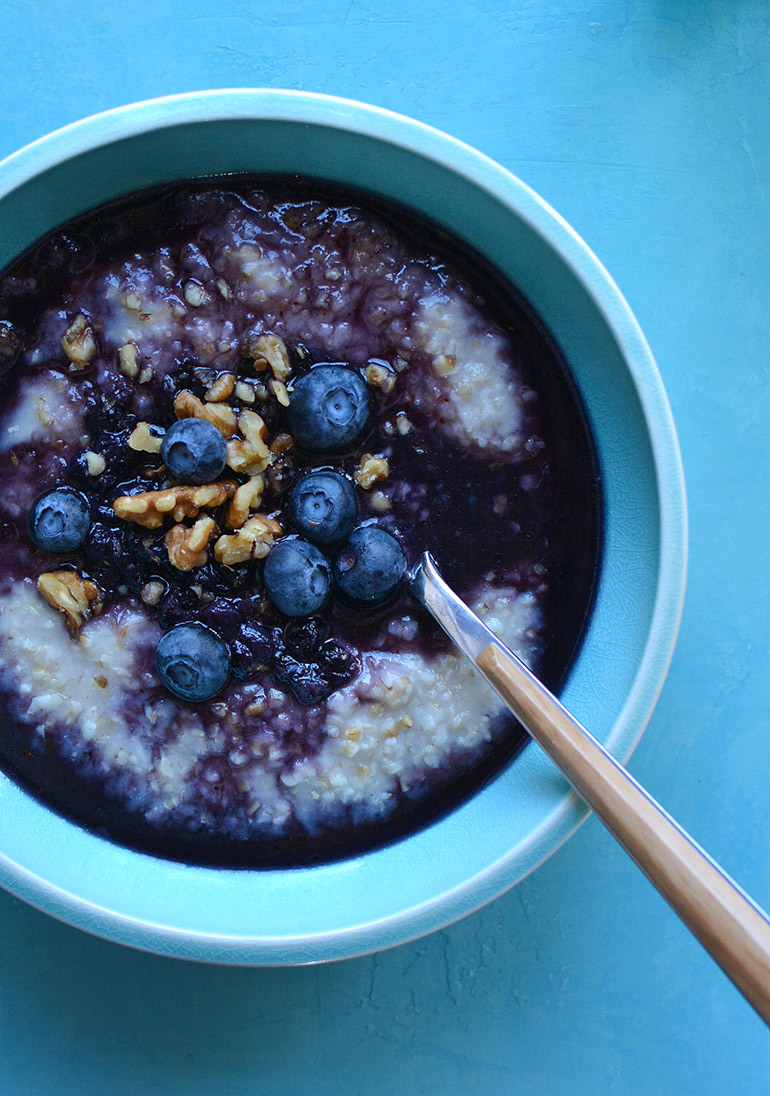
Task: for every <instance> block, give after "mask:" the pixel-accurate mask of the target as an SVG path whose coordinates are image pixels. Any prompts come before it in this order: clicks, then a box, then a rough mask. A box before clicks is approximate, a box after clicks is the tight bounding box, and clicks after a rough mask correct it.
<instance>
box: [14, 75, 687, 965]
mask: <svg viewBox="0 0 770 1096" xmlns="http://www.w3.org/2000/svg"><path fill="white" fill-rule="evenodd" d="M249 170H251V171H277V172H300V173H303V174H309V175H316V176H319V177H322V178H327V179H331V180H333V181H338V182H342V183H347V184H350V185H355V186H360V187H364V188H365V189H368V190H373V191H379V192H381V193H384V194H386V195H388V196H391V197H394V198H396V199H398V200H400V201H402V202H404V203H405V204H407V205H410V206H412V207H413V208H416V209H418V210H421V211H423V212H424V213H425V214H427V215H428V216H431V217H432V218H433V219H435V220H438V221H440V222H443V223H444V224H446V225H447V226H448V227H450V228H451V229H452V230H453V231H454V232H456V233H457V234H458V235H460V236H463V237H465V238H466V239H468V240H469V241H470V242H471V243H472V244H473V245H474V246H475V247H477V248H478V249H479V250H480V251H482V252H483V253H484V254H486V255H487V256H488V257H489V258H490V259H491V260H492V261H493V262H494V263H496V265H498V266H499V267H500V268H501V269H502V270H503V271H504V272H505V273H506V274H508V276H509V277H510V278H511V280H512V281H513V282H514V283H515V284H517V285H518V286H519V287H520V288H521V289H522V291H523V292H524V293H525V296H527V298H528V299H529V300H530V302H531V303H532V304H533V305H534V307H535V308H536V310H537V311H538V312H539V314H540V316H541V317H542V319H543V320H544V322H545V323H546V325H547V326H548V327H549V329H550V330H551V332H552V334H553V335H554V336H555V338H556V340H557V342H558V343H559V344H560V346H561V348H562V351H563V352H564V354H565V356H566V358H567V360H568V361H569V363H570V366H571V369H572V371H573V374H574V376H575V378H576V380H577V383H578V387H579V388H580V391H581V393H582V396H583V399H584V401H585V404H586V406H587V408H588V412H589V416H590V418H591V422H592V426H593V429H594V433H595V436H596V441H597V447H598V450H599V456H600V461H601V464H602V471H603V476H604V487H605V496H606V519H607V520H606V543H605V551H604V560H603V565H602V573H601V579H600V585H599V592H598V596H597V603H596V607H595V610H594V614H593V617H592V621H591V627H590V629H589V632H588V635H587V637H586V640H585V642H584V644H583V646H582V648H581V651H580V653H579V656H578V659H577V661H576V663H575V666H574V667H573V670H572V672H571V674H570V677H569V680H568V682H567V685H566V687H565V689H564V691H563V693H562V697H563V699H564V701H565V703H566V704H567V705H568V706H569V707H570V708H571V709H572V710H573V711H574V712H575V714H576V715H577V716H578V717H579V718H581V719H582V720H583V722H584V723H586V725H587V726H589V727H590V729H591V730H592V732H593V733H594V734H595V735H596V736H597V737H598V738H599V739H600V740H601V741H602V742H604V744H605V745H606V746H607V747H608V748H609V749H610V750H611V751H612V752H613V754H614V755H615V756H617V757H619V758H621V759H624V758H626V757H627V756H628V754H629V753H630V751H631V750H632V748H633V746H634V744H635V743H636V741H637V739H638V737H639V735H640V734H641V732H642V730H643V728H644V725H645V723H646V721H647V719H648V718H649V715H650V713H651V711H652V708H653V706H654V703H655V701H656V699H657V695H658V693H659V690H660V688H661V686H662V683H663V679H664V677H665V674H666V670H667V668H668V664H669V661H670V658H671V654H672V652H673V646H674V642H675V638H676V632H677V628H678V623H679V617H680V613H681V605H682V599H683V593H684V579H685V566H686V511H685V500H684V486H683V477H682V471H681V462H680V458H679V451H678V446H677V441H676V435H675V431H674V426H673V422H672V419H671V415H670V411H669V407H668V403H667V400H666V396H665V392H664V390H663V386H662V383H661V380H660V377H659V375H658V372H657V369H656V367H655V363H654V361H653V359H652V356H651V354H650V351H649V348H648V347H647V344H646V342H645V340H644V337H643V335H642V333H641V331H640V329H639V327H638V325H637V324H636V321H635V320H634V317H633V315H632V314H631V312H630V310H629V308H628V306H627V304H626V303H625V301H624V299H623V297H622V296H621V294H620V292H619V290H618V289H617V287H616V286H615V285H614V283H613V282H612V280H611V279H610V277H609V275H608V274H607V272H606V271H605V270H604V268H603V267H602V265H601V264H600V263H599V261H598V260H597V259H596V257H595V256H594V255H593V254H592V253H591V252H590V250H589V249H588V248H587V247H586V245H585V244H584V243H583V242H582V241H581V240H580V239H579V237H577V235H576V234H575V233H574V232H573V231H572V230H571V229H570V228H569V226H568V225H567V224H566V223H565V222H564V221H563V220H562V219H561V218H560V217H559V216H558V214H556V213H555V212H554V211H553V210H551V209H550V208H549V207H548V206H547V205H546V204H545V203H544V202H543V201H542V200H541V199H540V198H539V197H538V196H537V195H535V194H534V192H532V191H531V190H530V189H529V188H528V187H527V186H526V185H525V184H523V183H522V182H521V181H519V180H518V179H516V178H515V177H514V176H512V175H511V174H510V173H509V172H507V171H505V170H504V169H503V168H501V167H500V166H499V165H497V164H495V163H494V162H493V161H491V160H489V159H488V158H487V157H485V156H483V155H482V154H480V153H478V152H476V151H475V150H473V149H471V148H469V147H468V146H466V145H463V144H462V143H461V142H458V141H456V140H454V139H453V138H451V137H448V136H447V135H445V134H442V133H440V132H438V131H436V130H433V129H431V128H429V127H427V126H424V125H422V124H420V123H418V122H414V121H412V120H410V119H407V118H404V117H401V116H399V115H395V114H391V113H389V112H387V111H383V110H380V109H378V108H374V107H369V106H365V105H363V104H358V103H353V102H350V101H347V100H340V99H334V98H330V97H326V96H317V95H309V94H305V93H299V92H277V91H267V90H265V91H261V90H238V89H236V90H232V91H222V92H206V93H195V94H191V95H182V96H174V97H171V98H167V99H162V100H154V101H150V102H146V103H140V104H136V105H134V106H129V107H124V108H119V109H118V110H113V111H109V112H107V113H105V114H102V115H96V116H94V117H92V118H89V119H86V120H84V121H82V122H78V123H75V124H74V125H72V126H68V127H66V128H65V129H63V130H59V131H57V132H55V133H53V134H51V135H49V136H48V137H44V138H42V139H41V140H39V141H36V142H34V143H33V144H32V145H29V146H27V147H26V148H24V149H22V150H21V151H20V152H18V153H16V154H14V155H13V156H11V157H9V158H8V159H7V160H5V161H3V162H2V163H0V268H2V267H3V266H5V265H6V264H7V263H8V262H9V261H10V259H12V258H13V257H14V256H15V255H16V254H18V253H19V252H20V251H21V250H23V249H24V248H26V247H28V246H29V245H30V244H31V243H33V242H34V240H35V239H37V238H38V237H40V236H41V235H42V234H44V233H45V232H47V231H50V229H51V228H53V227H54V226H55V225H57V224H59V223H61V222H62V221H64V220H66V219H68V218H70V217H72V216H75V215H76V214H78V213H80V212H84V211H85V210H87V209H89V208H91V207H93V206H94V205H98V204H100V203H101V202H104V201H106V200H109V199H111V198H114V197H117V196H119V195H121V194H125V193H129V192H131V191H133V190H136V189H139V188H141V187H143V186H149V185H154V184H156V183H160V182H163V181H169V180H172V179H184V178H188V177H190V176H194V175H200V174H219V173H224V172H228V171H249ZM586 815H587V810H586V808H585V806H584V805H583V804H582V803H581V802H580V800H579V799H578V798H577V796H576V795H575V794H574V793H573V792H571V791H570V789H569V786H568V785H567V784H566V782H565V781H564V780H563V778H562V777H561V776H560V775H559V774H558V772H557V771H556V770H555V768H554V767H553V766H552V765H551V763H550V762H549V761H548V760H547V759H546V758H545V756H544V755H543V754H542V752H541V751H540V750H539V748H537V747H535V746H532V745H530V746H529V747H528V748H527V750H525V751H524V754H523V755H521V756H520V757H519V759H517V761H516V763H515V764H514V765H511V766H509V767H508V768H507V769H506V770H504V771H503V772H502V773H501V774H500V775H499V776H498V777H497V778H496V779H495V780H493V781H492V782H491V783H490V784H489V785H488V786H487V787H485V788H484V789H483V790H482V791H481V792H480V793H478V794H477V795H476V796H475V797H473V798H472V799H471V800H469V801H468V802H467V803H465V804H463V805H462V806H461V807H460V808H458V809H457V810H456V811H454V812H453V813H452V814H450V815H448V816H447V817H446V818H444V819H442V820H441V821H440V822H438V823H436V824H434V825H433V826H430V827H428V828H426V829H425V830H423V831H421V832H420V833H418V834H415V835H413V836H412V837H410V838H407V839H406V840H404V841H401V842H398V843H396V844H394V845H392V846H390V847H388V848H385V849H381V850H378V851H376V852H373V853H369V854H367V855H365V856H361V857H357V858H355V859H352V860H349V861H343V862H340V863H336V864H331V865H324V866H320V867H315V868H306V869H298V870H293V871H276V872H253V871H239V872H233V871H221V870H216V869H207V868H197V867H189V866H186V865H181V864H175V863H171V862H166V861H162V860H157V859H154V858H152V857H149V856H146V855H143V854H140V853H136V852H132V851H130V850H127V849H123V848H120V847H118V846H115V845H112V844H110V843H109V842H107V841H105V840H103V839H101V838H99V837H97V836H95V835H93V834H90V833H87V832H86V831H84V830H82V829H80V828H79V827H77V826H74V825H73V824H71V823H69V822H67V821H65V820H64V819H62V818H60V817H59V816H57V815H56V814H54V813H53V812H52V811H50V810H48V809H47V808H45V807H44V806H43V805H42V804H39V803H38V802H37V801H36V800H34V798H32V797H31V796H29V795H27V794H25V793H24V792H22V791H21V790H20V789H19V788H18V787H17V786H16V785H15V784H14V783H13V782H12V781H10V780H9V779H7V778H6V777H3V776H0V883H2V885H3V886H5V887H6V888H7V889H8V890H10V891H11V892H12V893H14V894H16V895H18V896H19V897H21V898H23V899H25V900H26V901H28V902H30V903H31V904H33V905H35V906H37V907H39V908H41V909H43V910H45V911H46V912H48V913H50V914H52V915H54V916H56V917H59V918H61V919H62V920H64V921H67V922H68V923H70V924H74V925H77V926H79V927H81V928H83V929H86V930H88V931H91V932H94V933H96V934H97V935H101V936H104V937H106V938H108V939H111V940H115V941H118V942H121V943H126V944H130V945H132V946H135V947H140V948H143V949H145V950H148V951H154V952H159V953H162V954H169V955H177V956H180V957H185V958H191V959H197V960H203V961H209V962H227V963H242V964H254V965H272V964H276V965H280V964H293V963H303V962H317V961H324V960H329V959H336V958H344V957H348V956H352V955H357V954H362V953H364V952H367V951H372V950H377V949H380V948H383V947H388V946H392V945H395V944H398V943H401V942H404V941H406V940H408V939H413V938H415V937H417V936H420V935H423V934H424V933H427V932H430V931H433V930H435V929H437V928H440V927H442V926H443V925H446V924H448V923H450V922H451V921H453V920H456V919H457V918H459V917H461V916H463V915H465V914H467V913H470V912H471V911H472V910H474V909H476V908H478V907H479V906H481V905H483V904H484V903H485V902H488V901H490V900H491V899H492V898H494V897H496V896H497V895H499V894H501V893H502V892H503V891H504V890H506V889H507V888H508V887H510V886H512V885H514V884H515V883H516V882H518V881H519V880H520V879H522V878H523V877H524V876H525V875H526V874H527V873H528V872H529V871H531V870H532V869H533V868H534V867H536V866H537V865H538V864H539V863H540V862H541V861H542V860H543V859H545V858H546V857H547V856H548V855H550V853H552V852H553V851H554V850H555V849H556V848H557V847H558V846H559V845H560V844H561V843H562V842H563V841H564V840H565V839H566V838H567V837H568V836H569V835H570V833H571V832H573V831H574V829H575V828H576V827H577V825H578V824H579V823H580V822H581V821H582V820H583V819H584V818H585V817H586Z"/></svg>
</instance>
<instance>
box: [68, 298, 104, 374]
mask: <svg viewBox="0 0 770 1096" xmlns="http://www.w3.org/2000/svg"><path fill="white" fill-rule="evenodd" d="M61 346H62V350H63V351H64V353H65V354H66V355H67V357H68V358H69V360H70V361H71V362H72V364H73V366H74V367H75V369H85V367H86V366H87V365H88V363H89V362H90V361H92V360H93V358H95V357H96V339H95V338H94V331H93V328H92V327H91V324H90V323H89V321H88V320H87V319H86V318H85V316H84V315H83V313H82V312H81V313H79V315H78V316H76V317H75V319H74V320H73V322H72V325H71V327H68V328H67V331H66V332H65V334H64V335H63V336H62V340H61Z"/></svg>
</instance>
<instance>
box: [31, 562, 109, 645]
mask: <svg viewBox="0 0 770 1096" xmlns="http://www.w3.org/2000/svg"><path fill="white" fill-rule="evenodd" d="M37 588H38V590H39V591H40V593H41V594H42V595H43V597H44V598H45V600H46V601H47V602H48V604H49V605H53V607H54V609H58V610H59V612H60V613H64V615H65V617H66V618H67V628H68V629H69V633H70V635H71V636H72V638H73V639H75V638H77V635H78V633H79V632H80V629H81V628H82V627H83V625H84V624H85V622H86V621H87V620H90V619H91V617H95V616H98V615H99V613H101V611H102V607H103V599H102V591H101V590H100V589H99V587H98V586H97V585H96V583H95V582H93V581H92V580H91V579H90V578H83V576H82V575H79V574H78V573H77V571H47V572H46V573H45V574H42V575H41V576H40V578H39V579H38V580H37Z"/></svg>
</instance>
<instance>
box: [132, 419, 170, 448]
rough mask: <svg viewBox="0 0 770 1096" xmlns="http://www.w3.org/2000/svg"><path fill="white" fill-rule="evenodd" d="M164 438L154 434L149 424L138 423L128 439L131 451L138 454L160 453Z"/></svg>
mask: <svg viewBox="0 0 770 1096" xmlns="http://www.w3.org/2000/svg"><path fill="white" fill-rule="evenodd" d="M162 441H163V438H162V437H160V436H158V435H155V434H153V432H152V430H151V428H150V424H149V423H148V422H138V423H137V424H136V426H135V427H134V429H133V430H132V431H131V437H130V438H129V439H128V447H129V449H133V450H134V452H136V453H160V446H161V443H162Z"/></svg>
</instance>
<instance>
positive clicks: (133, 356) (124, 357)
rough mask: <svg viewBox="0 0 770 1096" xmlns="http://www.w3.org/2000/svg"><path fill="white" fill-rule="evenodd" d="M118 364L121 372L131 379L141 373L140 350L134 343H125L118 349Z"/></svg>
mask: <svg viewBox="0 0 770 1096" xmlns="http://www.w3.org/2000/svg"><path fill="white" fill-rule="evenodd" d="M118 364H119V365H120V369H121V372H123V373H125V375H126V376H127V377H130V378H131V380H133V379H134V377H136V376H137V375H138V373H139V351H138V350H137V349H136V347H135V346H134V344H133V343H130V342H127V343H124V344H123V345H122V346H121V348H120V350H119V351H118Z"/></svg>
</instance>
